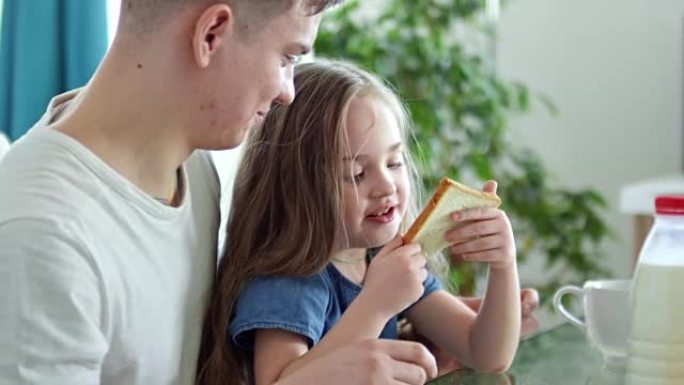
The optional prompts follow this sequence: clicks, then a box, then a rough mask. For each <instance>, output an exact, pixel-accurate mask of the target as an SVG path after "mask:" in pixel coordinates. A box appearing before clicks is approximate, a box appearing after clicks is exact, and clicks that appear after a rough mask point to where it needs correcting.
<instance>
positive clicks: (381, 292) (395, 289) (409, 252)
mask: <svg viewBox="0 0 684 385" xmlns="http://www.w3.org/2000/svg"><path fill="white" fill-rule="evenodd" d="M402 243H403V241H402V238H401V236H397V237H395V238H394V239H393V240H391V241H390V242H389V243H388V244H387V245H385V247H383V248H382V250H380V252H379V253H378V254H377V255H376V256H375V257H374V258H373V260H372V261H371V263H370V265H369V266H368V272H367V273H366V279H365V282H364V285H363V290H362V291H361V295H365V296H367V297H369V298H372V299H373V300H374V302H375V304H376V309H377V310H379V311H380V312H381V313H382V314H384V315H387V317H388V318H389V317H392V316H394V315H395V314H398V313H400V312H401V311H402V310H404V309H406V308H407V307H409V306H410V305H411V304H413V303H414V302H416V301H417V300H418V299H419V298H420V296H421V295H423V291H424V288H423V281H425V279H426V278H427V270H425V264H426V263H427V260H426V259H425V256H423V254H421V248H420V245H418V244H417V243H409V244H407V245H402Z"/></svg>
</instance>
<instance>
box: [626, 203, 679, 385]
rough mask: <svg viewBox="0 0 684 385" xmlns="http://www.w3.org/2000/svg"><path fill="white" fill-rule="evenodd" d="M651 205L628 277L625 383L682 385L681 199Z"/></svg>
mask: <svg viewBox="0 0 684 385" xmlns="http://www.w3.org/2000/svg"><path fill="white" fill-rule="evenodd" d="M655 206H656V215H655V221H654V223H653V227H652V228H651V231H650V232H649V234H648V237H647V238H646V241H645V242H644V246H643V247H642V249H641V253H640V254H639V262H638V264H637V269H636V272H635V274H634V287H633V288H632V301H633V302H632V304H633V308H632V324H631V333H630V338H629V355H628V361H627V384H628V385H645V384H648V385H674V384H683V383H684V196H660V197H657V198H656V200H655Z"/></svg>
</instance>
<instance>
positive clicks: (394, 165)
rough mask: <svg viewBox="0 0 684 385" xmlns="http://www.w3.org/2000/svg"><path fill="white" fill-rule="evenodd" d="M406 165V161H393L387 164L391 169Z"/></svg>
mask: <svg viewBox="0 0 684 385" xmlns="http://www.w3.org/2000/svg"><path fill="white" fill-rule="evenodd" d="M403 165H404V162H393V163H390V164H388V165H387V167H389V169H390V170H396V169H398V168H401V167H402V166H403Z"/></svg>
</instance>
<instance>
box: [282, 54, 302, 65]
mask: <svg viewBox="0 0 684 385" xmlns="http://www.w3.org/2000/svg"><path fill="white" fill-rule="evenodd" d="M301 58H302V57H301V56H300V55H285V60H284V64H293V65H294V64H297V63H299V61H300V60H301Z"/></svg>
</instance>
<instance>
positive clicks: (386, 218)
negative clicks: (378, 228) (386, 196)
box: [366, 206, 394, 224]
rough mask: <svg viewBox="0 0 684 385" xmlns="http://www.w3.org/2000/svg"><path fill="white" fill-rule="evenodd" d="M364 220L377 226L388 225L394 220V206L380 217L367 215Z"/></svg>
mask: <svg viewBox="0 0 684 385" xmlns="http://www.w3.org/2000/svg"><path fill="white" fill-rule="evenodd" d="M366 219H367V220H369V221H371V222H373V223H378V224H385V223H390V222H392V220H394V206H392V207H390V208H389V210H387V212H386V213H384V214H382V215H368V216H366Z"/></svg>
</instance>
